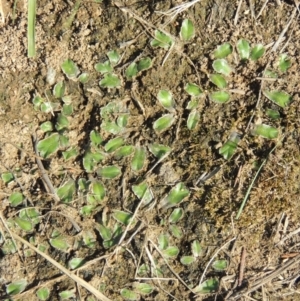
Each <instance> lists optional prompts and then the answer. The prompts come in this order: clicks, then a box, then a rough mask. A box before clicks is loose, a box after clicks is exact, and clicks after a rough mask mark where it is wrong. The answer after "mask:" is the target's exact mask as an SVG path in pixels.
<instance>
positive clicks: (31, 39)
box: [27, 0, 36, 57]
mask: <svg viewBox="0 0 300 301" xmlns="http://www.w3.org/2000/svg"><path fill="white" fill-rule="evenodd" d="M35 19H36V0H28V23H27V42H28V46H27V47H28V49H27V51H28V57H34V56H35Z"/></svg>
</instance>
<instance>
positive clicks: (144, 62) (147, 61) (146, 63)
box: [137, 57, 152, 72]
mask: <svg viewBox="0 0 300 301" xmlns="http://www.w3.org/2000/svg"><path fill="white" fill-rule="evenodd" d="M151 67H152V60H151V58H150V57H145V58H143V59H141V60H140V61H139V62H138V64H137V69H138V72H142V71H144V70H148V69H150V68H151Z"/></svg>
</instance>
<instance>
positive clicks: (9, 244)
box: [1, 239, 17, 255]
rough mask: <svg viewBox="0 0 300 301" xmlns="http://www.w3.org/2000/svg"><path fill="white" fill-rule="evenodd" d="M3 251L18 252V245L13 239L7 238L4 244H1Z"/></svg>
mask: <svg viewBox="0 0 300 301" xmlns="http://www.w3.org/2000/svg"><path fill="white" fill-rule="evenodd" d="M1 251H2V253H3V254H4V255H8V254H14V253H16V252H17V247H16V245H15V243H14V242H13V241H12V240H11V239H6V240H5V242H4V244H3V245H2V246H1Z"/></svg>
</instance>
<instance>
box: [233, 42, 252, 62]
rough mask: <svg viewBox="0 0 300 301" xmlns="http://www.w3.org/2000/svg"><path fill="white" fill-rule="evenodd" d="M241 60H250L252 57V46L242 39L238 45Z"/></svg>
mask: <svg viewBox="0 0 300 301" xmlns="http://www.w3.org/2000/svg"><path fill="white" fill-rule="evenodd" d="M236 48H237V51H238V53H239V55H240V58H241V60H242V61H243V60H248V59H249V57H250V44H249V42H248V41H247V40H244V39H240V40H238V42H237V44H236Z"/></svg>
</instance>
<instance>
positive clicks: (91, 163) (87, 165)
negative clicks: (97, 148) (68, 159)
mask: <svg viewBox="0 0 300 301" xmlns="http://www.w3.org/2000/svg"><path fill="white" fill-rule="evenodd" d="M104 158H105V155H104V154H102V153H101V152H98V153H92V152H90V151H88V152H86V154H85V155H84V157H83V160H82V163H83V167H84V169H85V170H86V172H92V171H94V168H95V167H96V164H97V163H99V162H100V161H101V160H103V159H104Z"/></svg>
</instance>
